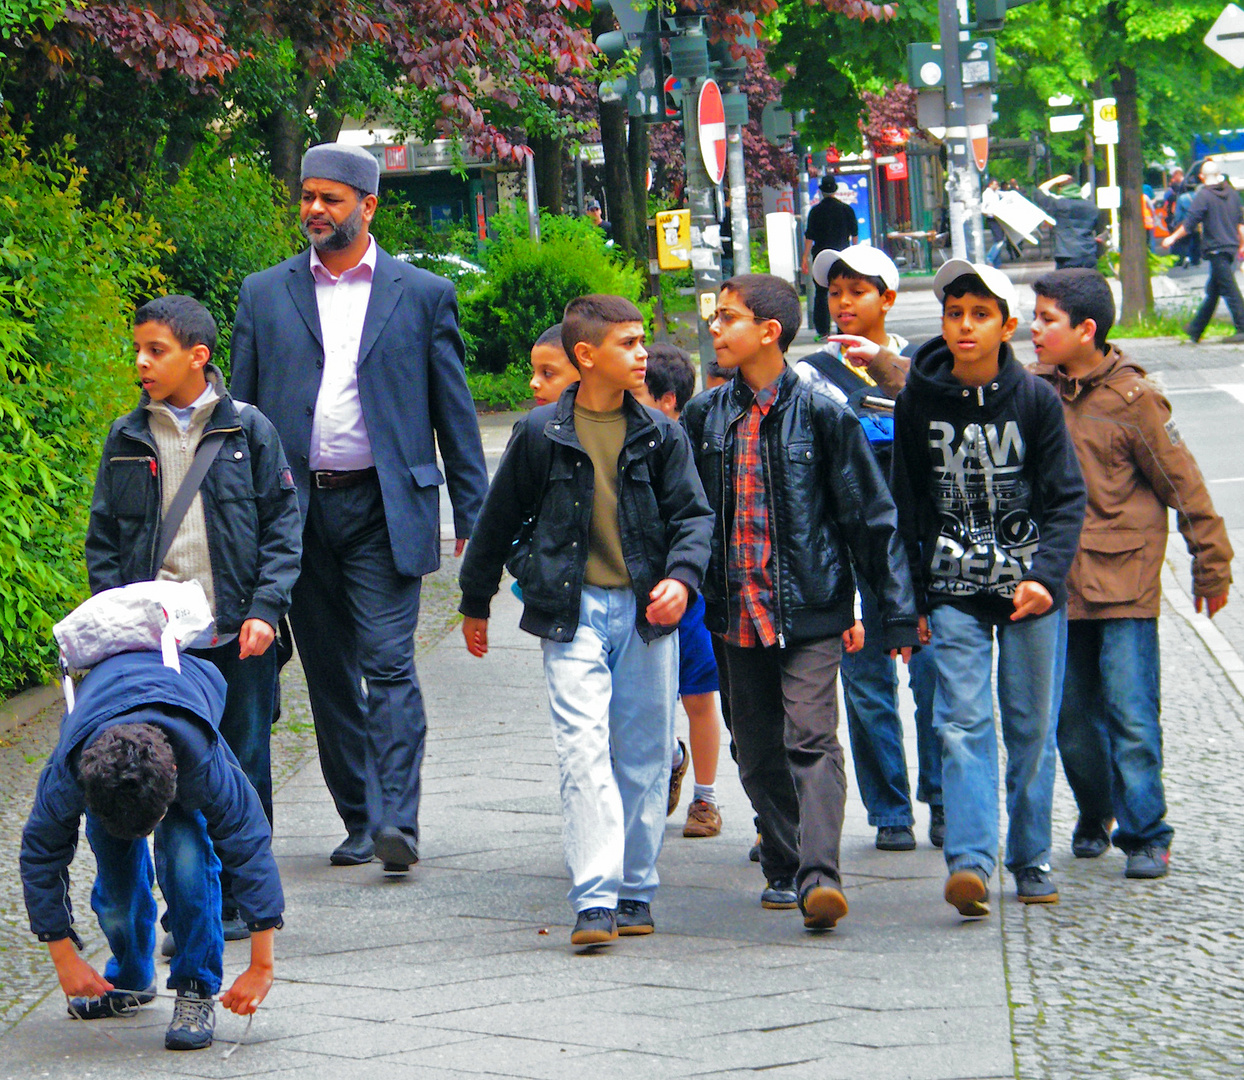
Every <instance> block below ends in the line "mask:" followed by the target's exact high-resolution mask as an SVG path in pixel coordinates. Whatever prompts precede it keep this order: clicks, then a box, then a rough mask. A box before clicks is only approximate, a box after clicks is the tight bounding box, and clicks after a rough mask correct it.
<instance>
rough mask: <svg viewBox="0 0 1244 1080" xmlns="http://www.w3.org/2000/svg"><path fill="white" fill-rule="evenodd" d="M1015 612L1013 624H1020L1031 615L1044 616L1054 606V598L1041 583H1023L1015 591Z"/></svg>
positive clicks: (1012, 616)
mask: <svg viewBox="0 0 1244 1080" xmlns="http://www.w3.org/2000/svg"><path fill="white" fill-rule="evenodd" d="M1013 603H1014V604H1015V611H1014V613H1013V614H1012V615H1011V622H1018V621H1019V620H1020V619H1024V618H1027V617H1028V616H1029V615H1043V614H1045V612H1047V611H1049V610H1050V608H1052V607H1053V606H1054V597H1052V596H1051V595H1050V590H1049V589H1047V588H1046V587H1045V586H1044V585H1042V584H1041V582H1039V581H1021V582H1020V583H1019V585H1018V587H1017V588H1016V589H1015V599H1014V601H1013Z"/></svg>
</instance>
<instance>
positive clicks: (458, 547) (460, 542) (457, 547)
mask: <svg viewBox="0 0 1244 1080" xmlns="http://www.w3.org/2000/svg"><path fill="white" fill-rule="evenodd" d="M464 551H466V537H463V536H460V537H458V539H457V540H455V541H454V558H455V559H457V558H460V557H461V555H462V553H463V552H464Z"/></svg>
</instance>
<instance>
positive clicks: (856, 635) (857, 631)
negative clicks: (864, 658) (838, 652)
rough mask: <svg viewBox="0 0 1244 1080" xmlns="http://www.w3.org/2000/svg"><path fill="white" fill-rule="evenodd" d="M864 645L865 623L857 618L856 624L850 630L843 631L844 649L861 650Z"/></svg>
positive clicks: (845, 650)
mask: <svg viewBox="0 0 1244 1080" xmlns="http://www.w3.org/2000/svg"><path fill="white" fill-rule="evenodd" d="M863 647H864V624H863V623H862V622H860V621H859V619H856V620H855V624H854V625H853V626H852V627H851V629H849V630H844V631H843V632H842V651H843V652H849V653H853V652H859V651H860V649H862V648H863Z"/></svg>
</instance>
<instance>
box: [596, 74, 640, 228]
mask: <svg viewBox="0 0 1244 1080" xmlns="http://www.w3.org/2000/svg"><path fill="white" fill-rule="evenodd" d="M600 141H601V145H602V146H603V147H604V150H605V201H606V202H607V203H608V204H609V206H608V211H609V220H610V222H612V224H613V242H614V243H615V244H616V245H617V246H618V247H620V248H622V250H623V251H626V252H632V253H633V252H634V251H635V250H636V247H637V246H638V240H637V234H636V229H635V200H634V198H633V197H632V195H631V176H630V171H629V165H628V162H627V154H626V102H625V100H622V99H619V100H618V101H602V102H601V103H600Z"/></svg>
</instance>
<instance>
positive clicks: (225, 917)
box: [220, 908, 251, 941]
mask: <svg viewBox="0 0 1244 1080" xmlns="http://www.w3.org/2000/svg"><path fill="white" fill-rule="evenodd" d="M220 927H221V929H222V930H223V931H224V932H225V940H226V941H245V940H246V939H247V938H249V937H250V936H251V932H250V930H249V929H248V928H247V926H246V921H245V920H244V919H243V918H242V916H241V914H240V913H239V911H238V909H237V908H225V910H224V911H223V912H221V915H220Z"/></svg>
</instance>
